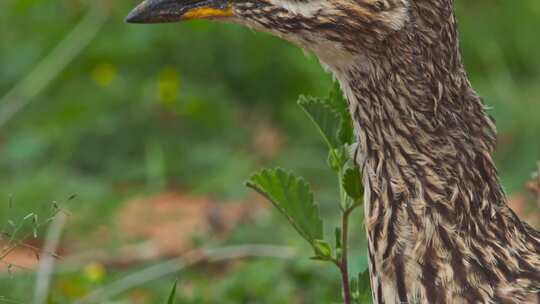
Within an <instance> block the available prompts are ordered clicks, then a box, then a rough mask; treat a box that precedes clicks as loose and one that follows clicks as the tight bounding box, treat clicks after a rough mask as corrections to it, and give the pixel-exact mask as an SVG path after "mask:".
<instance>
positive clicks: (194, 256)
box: [75, 244, 296, 304]
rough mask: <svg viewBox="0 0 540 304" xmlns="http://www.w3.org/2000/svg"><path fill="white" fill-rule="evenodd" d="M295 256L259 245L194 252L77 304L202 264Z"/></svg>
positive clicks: (288, 249)
mask: <svg viewBox="0 0 540 304" xmlns="http://www.w3.org/2000/svg"><path fill="white" fill-rule="evenodd" d="M294 256H296V251H295V250H294V249H293V248H291V247H285V246H274V245H260V244H257V245H239V246H225V247H218V248H209V249H195V250H192V251H190V252H188V253H186V254H185V255H183V256H181V257H178V258H173V259H170V260H168V261H165V262H162V263H159V264H157V265H154V266H150V267H148V268H145V269H143V270H141V271H138V272H135V273H133V274H131V275H128V276H126V277H123V278H122V279H119V280H117V281H115V282H112V283H111V284H109V285H107V286H104V287H102V288H99V289H96V290H94V291H93V292H91V293H90V294H88V295H87V296H86V297H84V298H83V299H80V300H79V301H77V302H75V303H76V304H89V303H103V301H104V300H106V299H110V298H112V297H114V296H116V295H118V294H120V293H122V292H125V291H127V290H129V289H131V288H133V287H136V286H139V285H142V284H144V283H147V282H150V281H153V280H157V279H159V278H161V277H164V276H166V275H169V274H172V273H175V272H179V271H181V270H183V269H185V268H187V267H190V266H194V265H196V264H199V263H202V262H220V261H225V260H232V259H241V258H248V257H271V258H281V259H289V258H292V257H294Z"/></svg>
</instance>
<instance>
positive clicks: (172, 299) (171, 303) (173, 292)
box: [167, 280, 178, 304]
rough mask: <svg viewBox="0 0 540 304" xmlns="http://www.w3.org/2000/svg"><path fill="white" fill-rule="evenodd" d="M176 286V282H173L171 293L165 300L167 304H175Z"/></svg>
mask: <svg viewBox="0 0 540 304" xmlns="http://www.w3.org/2000/svg"><path fill="white" fill-rule="evenodd" d="M177 284H178V280H176V281H174V285H173V287H172V289H171V292H170V293H169V299H168V300H167V304H174V303H175V302H176V285H177Z"/></svg>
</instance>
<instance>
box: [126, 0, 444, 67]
mask: <svg viewBox="0 0 540 304" xmlns="http://www.w3.org/2000/svg"><path fill="white" fill-rule="evenodd" d="M431 1H432V0H145V1H144V2H142V3H141V4H140V5H139V6H137V7H136V8H135V9H134V10H133V11H132V12H131V13H130V14H129V16H128V17H127V19H126V20H127V21H128V22H131V23H164V22H177V21H182V20H190V19H212V20H217V21H225V22H230V23H236V24H241V25H243V26H247V27H249V28H253V29H256V30H259V31H264V32H268V33H271V34H272V35H275V36H278V37H281V38H283V39H285V40H288V41H290V42H292V43H294V44H296V45H298V46H300V47H302V48H303V49H305V50H307V51H309V52H313V53H315V54H316V55H317V56H318V57H319V59H321V61H323V62H324V63H326V64H328V65H330V66H334V65H339V64H340V62H342V61H347V59H348V58H349V57H351V56H366V57H371V56H376V55H377V53H378V52H379V51H380V48H382V47H383V44H382V42H383V41H384V40H385V39H386V38H387V37H388V36H389V35H392V34H394V33H396V32H400V31H401V32H402V31H406V30H407V28H409V27H408V26H407V24H409V23H410V22H409V20H410V18H411V16H412V12H411V6H413V5H414V6H416V4H415V3H414V2H431ZM439 1H440V0H439ZM442 1H450V0H442Z"/></svg>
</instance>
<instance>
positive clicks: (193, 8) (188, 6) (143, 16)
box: [126, 0, 233, 23]
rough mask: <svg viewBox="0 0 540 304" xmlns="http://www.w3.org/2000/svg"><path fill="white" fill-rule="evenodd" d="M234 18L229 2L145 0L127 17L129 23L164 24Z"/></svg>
mask: <svg viewBox="0 0 540 304" xmlns="http://www.w3.org/2000/svg"><path fill="white" fill-rule="evenodd" d="M231 16H233V12H232V7H231V5H230V3H229V1H228V0H144V1H143V2H142V3H141V4H139V5H138V6H137V7H136V8H135V9H133V10H132V11H131V12H130V13H129V15H128V16H127V17H126V22H129V23H164V22H177V21H180V20H189V19H215V18H224V17H231Z"/></svg>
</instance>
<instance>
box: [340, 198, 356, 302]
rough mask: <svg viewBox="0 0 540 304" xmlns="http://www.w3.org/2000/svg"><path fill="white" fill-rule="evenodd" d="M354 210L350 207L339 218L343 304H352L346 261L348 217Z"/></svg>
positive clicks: (347, 261) (347, 260)
mask: <svg viewBox="0 0 540 304" xmlns="http://www.w3.org/2000/svg"><path fill="white" fill-rule="evenodd" d="M353 210H354V207H351V208H349V209H347V210H345V211H344V212H343V214H342V217H341V248H342V254H341V261H339V266H338V267H339V269H340V271H341V280H342V281H343V299H344V301H345V304H351V303H352V297H351V286H350V281H349V259H348V249H349V248H348V242H349V215H350V214H351V212H352V211H353Z"/></svg>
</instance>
